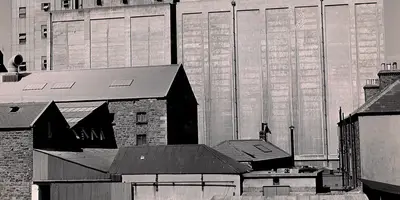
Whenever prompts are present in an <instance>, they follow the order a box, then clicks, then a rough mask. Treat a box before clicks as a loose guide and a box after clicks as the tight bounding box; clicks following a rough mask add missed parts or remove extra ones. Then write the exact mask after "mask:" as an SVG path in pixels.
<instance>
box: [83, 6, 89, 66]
mask: <svg viewBox="0 0 400 200" xmlns="http://www.w3.org/2000/svg"><path fill="white" fill-rule="evenodd" d="M83 23H84V25H83V26H84V28H83V37H84V41H85V69H88V68H91V57H90V54H91V48H90V44H91V38H90V32H91V30H90V29H91V26H90V11H85V13H84V22H83Z"/></svg>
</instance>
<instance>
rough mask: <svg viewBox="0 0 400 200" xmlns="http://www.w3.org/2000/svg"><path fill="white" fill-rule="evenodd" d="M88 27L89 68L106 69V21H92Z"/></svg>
mask: <svg viewBox="0 0 400 200" xmlns="http://www.w3.org/2000/svg"><path fill="white" fill-rule="evenodd" d="M90 24H91V26H90V35H91V38H90V39H91V41H90V45H91V48H90V54H91V56H90V57H91V58H90V59H91V68H107V67H108V64H107V58H108V55H107V52H108V49H107V35H108V21H107V20H92V21H91V23H90Z"/></svg>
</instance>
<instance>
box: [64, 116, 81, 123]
mask: <svg viewBox="0 0 400 200" xmlns="http://www.w3.org/2000/svg"><path fill="white" fill-rule="evenodd" d="M82 119H83V118H80V117H76V118H67V119H66V120H67V122H70V123H76V122H79V121H81V120H82Z"/></svg>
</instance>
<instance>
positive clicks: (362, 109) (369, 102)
mask: <svg viewBox="0 0 400 200" xmlns="http://www.w3.org/2000/svg"><path fill="white" fill-rule="evenodd" d="M399 83H400V80H396V81H395V82H393V83H392V84H390V85H389V86H387V87H386V88H384V89H383V90H382V91H381V92H380V93H379V94H378V95H376V96H375V97H373V98H372V99H371V100H370V101H368V102H366V103H365V104H364V105H362V106H361V107H362V108H361V107H360V108H361V109H360V110H356V113H361V112H365V110H366V109H367V108H369V107H370V106H372V104H374V103H376V102H377V101H378V100H379V99H380V98H382V97H383V96H384V95H385V94H387V93H388V92H389V91H391V90H392V89H393V88H394V87H395V86H396V85H398V84H399ZM353 114H355V113H352V115H353Z"/></svg>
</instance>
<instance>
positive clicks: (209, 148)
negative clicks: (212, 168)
mask: <svg viewBox="0 0 400 200" xmlns="http://www.w3.org/2000/svg"><path fill="white" fill-rule="evenodd" d="M204 146H205V148H207V149H208V151H210V152H211V153H212V154H213V155H214V156H215V157H216V158H217V159H218V160H220V161H221V162H223V163H225V164H227V165H228V166H229V167H230V168H232V169H233V171H235V172H237V173H241V172H240V171H239V170H237V169H236V168H235V167H233V166H232V165H231V164H229V163H228V162H226V161H224V159H222V158H220V156H219V155H217V153H220V154H222V153H221V152H219V151H217V150H215V149H213V148H211V147H209V146H207V145H204ZM213 151H215V152H213ZM216 152H217V153H216ZM226 157H228V156H226ZM228 158H230V157H228ZM230 159H232V158H230ZM232 160H233V159H232ZM233 161H235V160H233ZM235 162H237V161H235ZM239 164H240V163H239Z"/></svg>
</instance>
